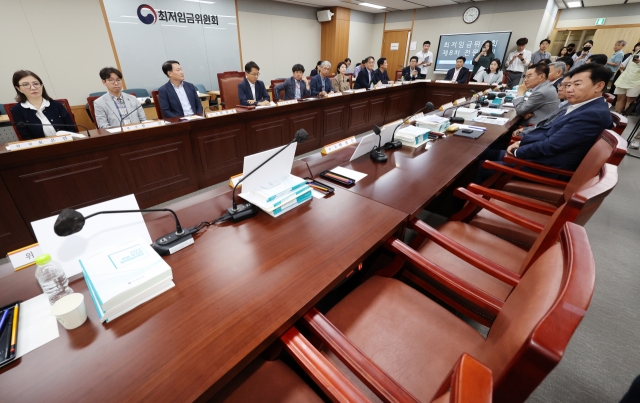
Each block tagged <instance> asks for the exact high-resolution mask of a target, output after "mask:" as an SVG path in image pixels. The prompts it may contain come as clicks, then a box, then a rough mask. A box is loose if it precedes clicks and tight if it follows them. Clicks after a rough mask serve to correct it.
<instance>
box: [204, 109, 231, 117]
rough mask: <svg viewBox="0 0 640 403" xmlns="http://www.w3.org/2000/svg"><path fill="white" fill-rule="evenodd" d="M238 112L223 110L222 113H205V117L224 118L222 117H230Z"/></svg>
mask: <svg viewBox="0 0 640 403" xmlns="http://www.w3.org/2000/svg"><path fill="white" fill-rule="evenodd" d="M237 112H238V111H236V110H235V109H225V110H223V111H217V112H209V113H207V117H208V118H215V117H218V116H224V115H232V114H234V113H237Z"/></svg>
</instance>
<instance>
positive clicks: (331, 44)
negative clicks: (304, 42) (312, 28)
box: [320, 7, 351, 73]
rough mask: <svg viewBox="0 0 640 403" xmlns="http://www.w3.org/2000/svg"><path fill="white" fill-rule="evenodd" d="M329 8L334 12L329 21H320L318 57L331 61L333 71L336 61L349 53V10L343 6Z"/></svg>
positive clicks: (333, 70)
mask: <svg viewBox="0 0 640 403" xmlns="http://www.w3.org/2000/svg"><path fill="white" fill-rule="evenodd" d="M330 10H331V12H332V13H334V14H335V15H334V16H332V17H331V21H327V22H322V23H320V24H321V38H320V58H321V59H322V60H328V61H329V62H330V63H331V66H332V67H331V70H332V73H333V72H335V69H336V67H337V65H338V63H339V62H341V61H343V60H344V59H345V58H347V57H348V54H349V28H350V25H351V23H350V20H351V10H350V9H348V8H343V7H331V8H330Z"/></svg>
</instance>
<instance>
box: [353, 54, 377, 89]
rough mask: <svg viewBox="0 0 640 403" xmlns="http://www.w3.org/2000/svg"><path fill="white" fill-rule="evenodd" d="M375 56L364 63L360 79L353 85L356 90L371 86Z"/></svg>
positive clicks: (359, 75) (357, 78) (359, 74)
mask: <svg viewBox="0 0 640 403" xmlns="http://www.w3.org/2000/svg"><path fill="white" fill-rule="evenodd" d="M374 60H375V59H374V58H373V56H369V57H367V59H366V62H365V63H364V67H363V68H362V69H360V72H359V73H358V77H356V83H355V84H354V85H353V88H354V89H356V90H357V89H359V88H369V87H370V86H371V78H372V76H373V62H374Z"/></svg>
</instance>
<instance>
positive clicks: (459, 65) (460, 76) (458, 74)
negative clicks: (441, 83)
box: [444, 56, 469, 84]
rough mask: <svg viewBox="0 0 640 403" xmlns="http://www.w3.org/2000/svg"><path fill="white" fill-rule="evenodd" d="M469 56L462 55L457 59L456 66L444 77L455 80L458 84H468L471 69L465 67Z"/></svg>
mask: <svg viewBox="0 0 640 403" xmlns="http://www.w3.org/2000/svg"><path fill="white" fill-rule="evenodd" d="M466 61H467V58H466V57H464V56H460V57H459V58H457V59H456V67H454V68H452V69H449V71H447V75H446V76H445V77H444V79H445V80H447V81H454V82H456V83H458V84H466V83H467V81H468V79H469V69H468V68H466V67H464V63H465V62H466Z"/></svg>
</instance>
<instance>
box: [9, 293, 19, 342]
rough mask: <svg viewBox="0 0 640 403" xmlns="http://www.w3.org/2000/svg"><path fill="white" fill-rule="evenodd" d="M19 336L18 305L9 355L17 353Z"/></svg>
mask: <svg viewBox="0 0 640 403" xmlns="http://www.w3.org/2000/svg"><path fill="white" fill-rule="evenodd" d="M17 335H18V304H16V307H15V308H14V311H13V326H12V328H11V350H9V354H13V353H14V352H15V351H16V336H17Z"/></svg>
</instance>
